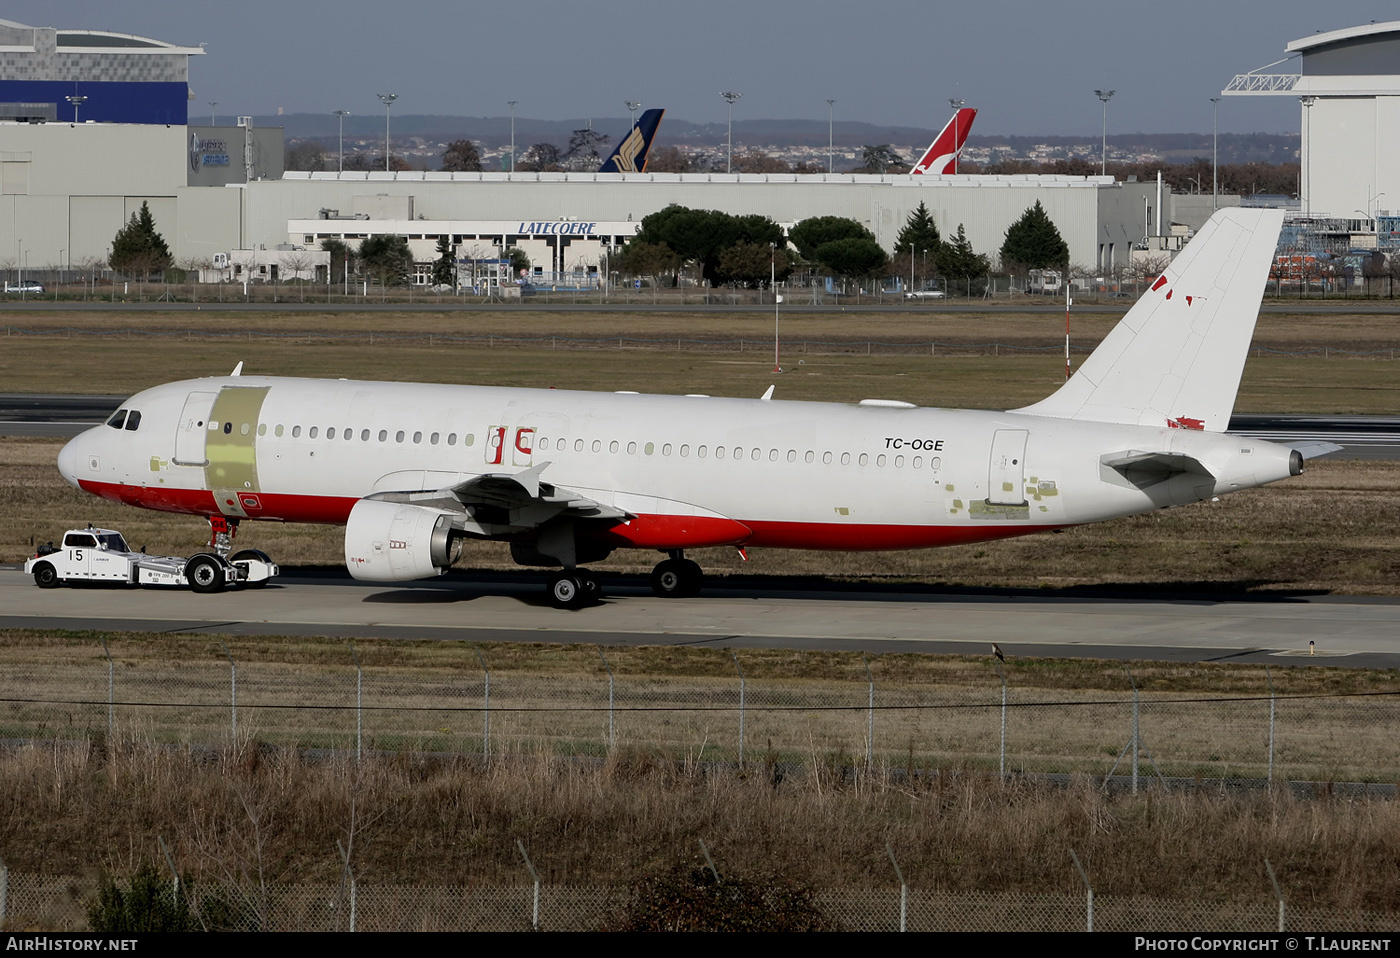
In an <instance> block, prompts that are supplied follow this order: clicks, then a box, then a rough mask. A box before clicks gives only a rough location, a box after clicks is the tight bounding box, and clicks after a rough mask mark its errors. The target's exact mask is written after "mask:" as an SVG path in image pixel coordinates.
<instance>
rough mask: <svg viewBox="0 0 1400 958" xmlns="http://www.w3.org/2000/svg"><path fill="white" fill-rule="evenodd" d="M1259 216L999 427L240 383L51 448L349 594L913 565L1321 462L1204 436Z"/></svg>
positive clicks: (437, 388)
mask: <svg viewBox="0 0 1400 958" xmlns="http://www.w3.org/2000/svg"><path fill="white" fill-rule="evenodd" d="M1281 223H1282V214H1281V213H1279V212H1276V211H1270V210H1243V209H1233V210H1222V211H1221V212H1219V213H1217V214H1216V215H1215V216H1214V217H1212V218H1211V220H1210V222H1209V223H1207V224H1206V225H1205V226H1204V227H1203V228H1202V229H1201V231H1200V233H1199V234H1198V235H1197V236H1196V237H1195V239H1193V240H1192V241H1191V243H1190V244H1189V245H1188V246H1187V248H1186V249H1185V250H1184V251H1183V252H1182V253H1181V254H1180V255H1179V256H1178V257H1177V259H1176V261H1175V262H1174V263H1173V264H1172V265H1171V266H1170V267H1168V268H1167V270H1166V272H1165V273H1164V274H1163V276H1162V277H1161V278H1160V279H1159V280H1158V281H1157V282H1156V283H1155V284H1154V285H1153V286H1152V288H1151V289H1150V290H1149V291H1148V292H1146V293H1144V294H1143V296H1142V298H1141V299H1140V300H1139V301H1138V302H1137V303H1136V304H1135V305H1134V306H1133V307H1132V309H1131V310H1130V311H1129V312H1128V314H1127V315H1126V316H1125V317H1124V318H1123V320H1122V322H1121V323H1119V324H1118V326H1117V327H1116V328H1115V329H1114V330H1113V331H1112V332H1111V333H1110V334H1109V335H1108V336H1107V337H1106V338H1105V339H1104V341H1103V343H1102V344H1101V345H1100V346H1099V348H1098V349H1097V350H1095V351H1094V353H1093V354H1092V355H1091V356H1090V357H1089V358H1088V359H1087V360H1086V361H1085V362H1084V364H1083V366H1082V367H1081V368H1080V369H1079V370H1078V371H1077V372H1076V373H1075V375H1074V377H1073V378H1072V379H1070V380H1069V381H1068V382H1067V383H1066V384H1065V385H1064V386H1063V387H1061V388H1060V389H1059V390H1058V391H1056V392H1055V393H1054V394H1053V395H1051V396H1050V397H1049V398H1047V399H1044V400H1042V401H1041V402H1038V403H1036V404H1034V405H1032V406H1027V407H1025V408H1023V409H1016V410H1012V411H1010V412H995V411H984V410H951V409H938V408H919V407H916V406H913V405H911V404H909V403H905V402H899V401H891V400H871V399H867V400H864V401H861V402H858V403H849V404H846V403H817V402H785V401H781V400H779V399H776V398H774V397H773V390H772V389H771V388H770V389H769V390H768V393H767V394H765V395H764V396H763V397H762V398H761V399H722V398H712V397H707V396H643V395H637V394H635V393H595V392H570V391H564V390H552V389H505V388H493V387H484V386H457V385H427V384H415V383H389V382H353V381H346V380H322V379H288V378H276V377H256V376H245V375H241V374H240V373H241V371H242V369H241V368H242V364H241V363H240V364H239V367H240V368H239V369H236V370H235V371H234V374H233V375H231V376H227V377H219V378H210V379H197V380H191V381H186V382H177V383H171V384H169V385H164V386H158V387H155V388H153V389H147V390H144V391H143V392H140V393H138V394H136V395H135V396H133V397H131V399H130V400H128V401H127V402H126V404H125V405H123V406H122V408H121V409H120V410H118V412H117V413H116V414H115V415H113V417H112V418H111V420H110V421H109V422H108V423H107V424H106V425H105V426H98V427H96V428H93V429H90V430H88V431H87V432H85V433H83V434H82V435H80V436H78V437H76V438H75V439H73V440H72V441H71V442H70V443H68V445H66V446H65V447H64V448H63V451H62V452H61V453H60V456H59V469H60V471H61V472H62V473H63V475H64V477H65V478H66V479H67V480H68V481H69V482H71V483H73V484H74V485H76V486H78V487H79V488H81V489H84V490H87V491H88V492H91V493H94V494H96V495H99V496H102V497H104V498H106V499H111V500H114V501H116V502H123V503H128V504H130V505H135V506H141V507H144V508H148V509H160V510H165V511H169V512H183V513H189V514H192V515H200V516H205V517H208V518H209V521H210V522H211V524H213V525H214V527H215V530H216V535H215V540H216V543H217V545H218V548H216V552H218V553H220V554H222V553H223V552H226V551H227V547H228V539H229V536H228V535H227V534H224V535H219V534H217V533H218V532H219V530H220V528H221V527H224V526H225V525H226V524H231V525H232V526H233V527H235V529H236V526H237V524H238V523H239V522H240V521H241V520H244V519H271V520H283V521H289V522H320V523H331V524H343V525H344V526H345V561H346V565H347V566H348V567H349V570H350V572H351V573H352V574H353V575H354V576H355V577H356V578H360V579H369V580H376V581H396V580H406V579H415V578H423V577H428V576H433V575H440V574H442V573H443V572H445V571H446V570H447V568H448V567H449V566H450V565H451V564H452V561H453V559H454V558H455V555H456V553H457V552H458V551H459V548H460V543H461V540H462V539H463V538H465V537H469V538H477V539H494V540H504V541H508V542H509V543H510V545H511V552H512V555H513V556H514V558H515V559H516V561H517V562H519V563H521V564H524V565H543V566H557V567H560V570H559V571H558V572H556V573H555V574H554V575H553V576H552V578H551V580H550V584H549V595H550V598H551V601H552V602H553V603H554V604H555V605H557V606H560V607H575V606H579V605H582V604H584V603H585V602H587V601H588V600H589V599H591V598H592V597H594V596H596V594H597V592H598V589H597V584H596V579H594V578H593V577H592V576H591V575H590V574H589V573H588V572H587V571H586V570H584V569H582V568H580V566H582V565H584V564H588V563H594V562H599V561H601V560H603V559H605V558H606V557H607V556H608V555H609V554H610V553H611V552H613V551H614V550H616V549H622V548H633V549H652V550H657V551H659V552H662V553H665V554H667V556H668V557H667V558H666V559H665V560H664V561H661V562H660V563H659V564H658V565H657V566H656V568H655V570H654V572H653V573H652V586H653V589H654V590H655V592H656V593H657V594H658V595H662V596H686V595H694V594H695V593H697V592H698V591H699V589H700V584H701V578H702V576H701V571H700V568H699V566H698V565H697V564H696V563H694V562H693V561H691V560H688V559H686V558H685V557H684V550H686V549H693V548H698V547H701V546H725V545H732V546H736V547H740V548H751V547H765V546H767V547H772V548H798V549H830V550H859V549H919V548H926V547H931V546H944V545H954V544H958V543H967V542H978V541H984V540H989V539H1001V538H1006V537H1008V536H1019V535H1026V534H1028V533H1033V532H1043V531H1045V530H1049V529H1056V528H1061V527H1064V526H1073V525H1078V524H1081V523H1088V522H1099V521H1102V520H1105V519H1114V518H1118V517H1122V516H1130V515H1134V514H1136V513H1141V512H1147V511H1149V510H1152V509H1160V508H1164V507H1168V506H1177V505H1183V504H1186V503H1191V502H1199V501H1201V500H1205V499H1210V498H1211V497H1214V496H1220V495H1223V494H1225V493H1229V492H1235V491H1237V490H1240V489H1249V488H1253V487H1255V486H1259V485H1262V484H1264V483H1268V482H1273V481H1275V480H1278V479H1283V478H1286V477H1288V476H1293V475H1298V474H1299V473H1300V472H1301V471H1302V466H1303V460H1304V459H1305V458H1308V457H1311V456H1315V455H1321V454H1323V453H1326V452H1329V451H1331V450H1333V449H1336V448H1338V447H1336V446H1333V445H1331V444H1328V443H1311V444H1298V445H1295V446H1284V445H1277V444H1274V443H1269V442H1265V441H1262V440H1258V439H1242V438H1240V437H1237V436H1232V435H1228V434H1226V433H1224V432H1223V430H1224V429H1225V427H1226V425H1227V423H1228V422H1229V419H1230V413H1231V409H1232V407H1233V405H1234V402H1235V394H1236V391H1237V389H1238V387H1239V381H1240V373H1241V370H1242V368H1243V366H1244V361H1245V356H1246V354H1247V352H1248V347H1249V342H1250V337H1251V335H1252V333H1253V329H1254V323H1255V319H1256V318H1257V315H1258V309H1259V303H1260V299H1261V297H1262V295H1263V290H1264V285H1265V281H1266V277H1267V274H1268V270H1269V264H1270V261H1271V259H1272V257H1273V254H1274V246H1275V242H1276V239H1277V236H1278V232H1279V228H1280V226H1281Z"/></svg>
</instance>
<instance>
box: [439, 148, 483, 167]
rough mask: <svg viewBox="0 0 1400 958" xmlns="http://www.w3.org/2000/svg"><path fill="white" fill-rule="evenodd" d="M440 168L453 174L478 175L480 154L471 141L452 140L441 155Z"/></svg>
mask: <svg viewBox="0 0 1400 958" xmlns="http://www.w3.org/2000/svg"><path fill="white" fill-rule="evenodd" d="M442 168H443V169H444V170H446V171H448V172H453V173H480V172H481V154H480V153H479V152H478V151H477V148H476V144H475V143H473V142H472V141H471V140H453V141H452V142H451V143H449V144H447V149H446V150H444V151H443V153H442Z"/></svg>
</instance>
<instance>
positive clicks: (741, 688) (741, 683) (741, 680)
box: [701, 651, 744, 855]
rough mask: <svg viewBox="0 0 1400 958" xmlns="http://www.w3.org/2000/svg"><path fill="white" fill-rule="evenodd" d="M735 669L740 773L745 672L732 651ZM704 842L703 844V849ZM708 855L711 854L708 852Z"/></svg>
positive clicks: (742, 750) (742, 765)
mask: <svg viewBox="0 0 1400 958" xmlns="http://www.w3.org/2000/svg"><path fill="white" fill-rule="evenodd" d="M729 655H730V656H731V657H732V658H733V659H734V668H735V670H736V671H737V672H738V673H739V771H741V772H742V771H743V770H744V670H743V669H742V668H740V667H739V656H738V655H737V654H736V653H734V652H733V651H731V652H730V653H729ZM703 844H704V843H703V842H702V843H701V845H702V847H703ZM706 854H707V855H708V854H709V853H708V852H706Z"/></svg>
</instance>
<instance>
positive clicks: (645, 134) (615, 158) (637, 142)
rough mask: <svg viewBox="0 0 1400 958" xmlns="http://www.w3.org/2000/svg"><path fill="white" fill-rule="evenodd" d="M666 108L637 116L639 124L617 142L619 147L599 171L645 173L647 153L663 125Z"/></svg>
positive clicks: (648, 111)
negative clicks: (662, 118) (662, 119)
mask: <svg viewBox="0 0 1400 958" xmlns="http://www.w3.org/2000/svg"><path fill="white" fill-rule="evenodd" d="M665 113H666V111H665V110H647V111H646V112H645V113H643V114H642V115H641V116H640V117H638V118H637V125H636V126H634V127H632V129H631V130H629V131H628V133H627V135H626V136H624V137H623V138H622V139H621V141H619V142H618V144H617V149H615V150H613V151H612V153H611V154H610V155H609V156H608V158H607V159H606V160H604V161H603V165H602V166H600V167H598V172H599V173H643V172H645V171H646V168H647V153H648V152H649V151H650V150H651V143H652V140H654V139H655V138H656V131H657V129H658V128H660V126H661V117H662V116H663V115H664V114H665Z"/></svg>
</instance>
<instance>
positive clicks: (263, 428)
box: [258, 422, 267, 436]
mask: <svg viewBox="0 0 1400 958" xmlns="http://www.w3.org/2000/svg"><path fill="white" fill-rule="evenodd" d="M258 435H259V436H266V435H267V423H265V422H260V423H258Z"/></svg>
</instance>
